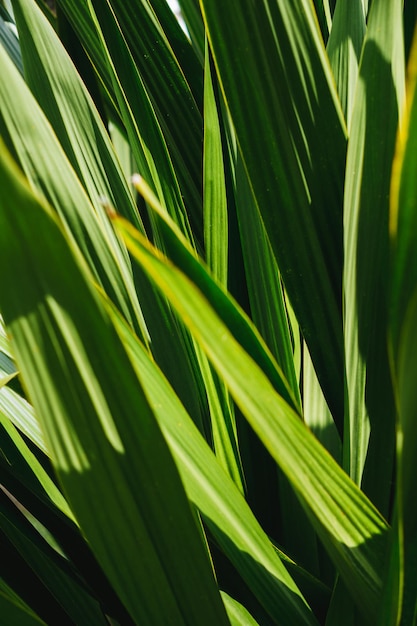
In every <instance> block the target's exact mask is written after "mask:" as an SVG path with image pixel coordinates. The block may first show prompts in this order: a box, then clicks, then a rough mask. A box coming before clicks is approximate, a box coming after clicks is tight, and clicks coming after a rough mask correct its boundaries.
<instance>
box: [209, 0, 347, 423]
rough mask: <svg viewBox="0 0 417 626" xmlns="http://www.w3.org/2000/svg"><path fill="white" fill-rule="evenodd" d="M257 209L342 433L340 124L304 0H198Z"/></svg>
mask: <svg viewBox="0 0 417 626" xmlns="http://www.w3.org/2000/svg"><path fill="white" fill-rule="evenodd" d="M201 5H202V9H203V17H204V20H205V24H206V28H207V32H208V38H209V42H210V46H211V49H212V51H213V56H214V59H215V63H216V68H217V72H218V75H219V80H220V83H221V86H222V90H223V93H224V95H225V99H226V104H227V106H228V108H229V111H230V115H231V118H232V122H233V125H234V128H235V130H236V136H237V141H238V144H239V147H240V150H241V153H242V157H243V161H244V164H245V167H246V169H247V172H248V176H249V180H250V183H251V186H252V189H253V192H254V196H255V200H256V203H257V206H258V210H259V212H260V214H261V216H262V219H263V222H264V224H265V227H266V230H267V233H268V237H269V239H270V242H271V245H272V248H273V251H274V254H275V256H276V258H277V260H278V265H279V268H280V270H281V275H282V278H283V281H284V284H285V287H286V289H287V291H288V294H289V297H290V299H291V303H292V306H293V308H294V311H295V313H296V315H297V319H298V321H299V323H300V327H301V329H302V331H303V334H304V337H305V340H306V341H307V344H308V346H309V350H310V354H311V356H312V359H313V362H314V366H315V368H316V371H317V375H318V377H319V380H320V384H321V385H322V388H323V391H324V394H325V396H326V398H327V401H328V404H329V407H330V408H331V411H332V414H333V417H334V419H335V421H336V423H337V426H338V429H339V432H341V433H342V432H343V336H342V316H341V312H342V298H341V284H342V282H341V281H342V245H341V243H342V197H343V174H344V166H345V149H346V139H345V132H346V129H345V125H344V121H343V114H342V112H341V109H340V104H339V101H338V97H337V94H336V92H335V88H334V79H333V76H332V74H331V70H330V66H329V63H328V59H327V56H326V53H325V50H324V46H323V41H322V39H321V36H320V33H319V32H318V24H317V20H316V15H315V14H314V9H313V7H312V3H311V2H310V1H309V0H300V1H299V2H296V3H294V2H287V0H278V1H276V0H262V1H261V2H257V3H253V2H252V0H243V1H240V2H228V3H227V4H225V3H224V2H220V1H219V0H202V2H201Z"/></svg>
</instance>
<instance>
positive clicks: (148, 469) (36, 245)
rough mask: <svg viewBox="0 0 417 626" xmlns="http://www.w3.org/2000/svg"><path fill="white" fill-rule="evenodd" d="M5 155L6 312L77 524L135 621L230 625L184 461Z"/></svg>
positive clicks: (78, 270)
mask: <svg viewBox="0 0 417 626" xmlns="http://www.w3.org/2000/svg"><path fill="white" fill-rule="evenodd" d="M0 154H1V168H0V183H1V186H2V189H3V190H5V192H6V193H5V194H4V196H2V198H1V204H0V207H1V209H0V224H1V228H0V233H1V235H0V236H1V242H0V249H1V263H2V264H7V265H12V266H14V267H15V269H16V271H15V272H14V273H13V276H12V275H11V274H3V275H2V279H1V294H2V299H1V309H2V312H3V316H4V319H5V321H6V325H7V327H8V329H9V330H10V332H11V334H12V337H13V346H14V351H15V353H16V360H17V363H18V364H19V367H20V370H21V372H22V377H23V380H24V381H25V386H26V388H27V391H28V394H29V396H30V398H31V399H32V401H33V404H34V407H35V409H36V411H37V414H38V415H39V418H40V420H41V422H42V426H43V429H44V430H45V433H46V436H47V440H48V447H50V449H51V451H52V453H53V459H54V464H55V467H56V471H57V473H58V476H59V480H60V482H61V483H62V485H63V490H64V493H65V494H66V496H67V499H68V502H69V504H70V506H71V508H72V510H73V511H74V514H75V516H76V518H77V521H78V523H79V524H80V528H81V530H82V532H83V534H84V535H85V537H86V539H87V541H88V542H89V544H90V546H91V548H92V550H93V551H94V553H95V555H96V557H97V559H98V561H99V562H100V564H101V566H102V567H103V570H104V571H105V573H106V575H107V576H108V578H109V580H110V582H111V584H112V585H113V586H114V589H115V590H116V592H117V594H118V595H119V597H120V598H121V600H122V602H123V603H124V604H125V606H126V608H127V609H128V611H129V613H130V614H131V616H132V618H133V619H134V620H136V621H137V622H139V623H143V622H145V623H149V624H153V623H155V624H159V623H163V622H168V621H174V622H175V623H178V624H181V623H190V624H195V623H199V624H213V623H216V624H227V618H226V614H225V610H224V607H223V605H222V602H221V599H220V596H219V592H218V590H217V588H216V584H215V581H214V578H213V573H212V571H211V566H210V562H209V559H208V556H207V553H206V548H205V546H204V543H203V538H202V536H201V531H200V530H199V528H198V526H197V524H196V519H195V516H194V515H193V513H192V511H191V509H190V507H189V505H188V503H187V499H186V496H185V493H184V489H183V486H182V484H181V481H180V478H179V475H178V472H177V470H176V467H175V464H174V462H173V460H172V457H171V455H170V453H169V450H168V448H167V445H166V443H165V440H164V438H163V436H162V434H161V432H160V429H159V427H158V425H157V422H156V421H155V418H154V415H153V413H152V411H151V409H150V407H149V404H148V401H147V400H146V397H145V395H144V392H143V390H142V388H141V386H140V384H139V382H138V379H137V376H136V374H135V372H134V370H133V368H132V365H131V363H130V360H129V357H128V355H127V354H126V351H125V348H124V347H123V345H122V343H121V342H120V339H119V337H118V335H117V333H116V331H115V329H114V327H113V325H112V324H111V322H110V319H109V317H108V315H107V314H106V312H105V310H104V309H103V307H102V305H101V304H100V300H99V298H98V296H97V295H96V291H95V288H94V286H93V283H92V282H91V279H90V275H89V272H88V269H87V266H86V265H85V262H84V261H83V260H82V258H81V257H80V255H79V253H78V252H77V250H76V249H75V248H72V247H71V245H70V243H69V241H68V240H67V239H66V237H65V235H64V233H63V231H62V230H61V228H60V227H59V225H58V223H57V221H56V219H55V218H54V216H53V214H52V212H51V210H50V209H48V208H47V206H46V205H45V203H44V202H43V201H42V200H40V199H39V198H37V197H36V196H35V195H34V194H33V193H32V192H31V190H30V188H29V187H28V185H27V183H26V182H25V181H24V179H23V178H22V176H21V174H19V172H18V171H17V169H16V167H15V165H13V163H12V161H11V159H10V157H9V156H8V154H7V153H6V151H5V149H4V148H2V149H1V152H0ZM16 206H19V208H20V210H19V211H16V210H15V207H16ZM18 259H19V263H17V260H18ZM52 259H59V263H53V262H52ZM16 283H17V284H19V291H18V292H16V289H15V286H16ZM79 302H82V303H83V306H82V308H80V306H79ZM109 355H111V358H110V356H109ZM115 372H118V375H117V376H115ZM132 407H134V412H133V413H132ZM109 537H111V541H109Z"/></svg>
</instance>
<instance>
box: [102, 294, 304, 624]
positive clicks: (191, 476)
mask: <svg viewBox="0 0 417 626" xmlns="http://www.w3.org/2000/svg"><path fill="white" fill-rule="evenodd" d="M107 306H108V307H109V313H110V315H111V316H112V318H113V321H114V323H115V326H116V328H117V330H118V332H119V334H120V336H121V339H122V341H123V344H124V345H125V346H126V349H127V350H128V351H129V355H130V357H131V359H132V363H133V365H134V367H135V370H136V373H137V376H138V378H139V379H140V381H141V384H142V386H143V388H145V389H146V390H147V394H148V397H149V402H150V404H151V406H152V409H153V411H154V412H155V416H156V418H157V420H158V423H159V425H160V427H161V429H162V432H163V434H164V436H165V438H166V440H167V442H168V445H169V447H170V450H171V453H172V454H173V456H174V458H175V461H176V463H177V467H178V469H179V472H180V474H181V478H182V481H183V483H184V486H185V489H186V491H187V495H188V497H189V499H190V500H191V501H192V502H193V503H194V504H195V506H196V507H197V508H198V510H199V511H200V513H201V515H202V517H203V520H204V522H205V524H206V525H207V527H208V528H209V530H210V532H211V533H212V534H213V536H214V538H215V540H216V542H217V543H218V545H219V546H220V547H221V549H222V550H223V552H224V553H225V554H226V556H227V557H228V559H229V560H230V561H231V562H232V563H233V565H234V566H235V568H236V570H237V571H238V572H239V574H240V575H241V576H242V578H243V579H244V580H245V581H246V582H247V584H248V586H249V587H250V588H251V590H252V591H253V593H254V594H255V596H256V597H257V599H258V600H259V602H260V603H261V604H262V605H263V606H264V607H265V609H266V610H267V611H268V613H269V614H270V615H271V616H272V617H273V618H275V620H276V621H278V622H279V621H280V620H282V619H283V616H285V619H286V621H287V622H290V623H294V624H296V623H301V624H304V623H305V624H315V620H314V618H313V616H312V615H311V611H310V610H309V609H308V607H307V605H306V604H305V603H304V602H305V601H304V600H302V598H301V597H300V592H299V590H298V589H297V587H296V585H295V584H294V581H293V580H292V578H291V577H290V576H289V574H288V572H287V571H286V569H285V567H284V565H285V566H286V568H287V569H291V573H292V575H293V576H294V577H296V576H298V577H299V578H300V576H301V579H302V581H304V582H305V578H306V575H305V572H302V571H300V568H298V567H297V566H296V565H295V563H294V562H292V561H290V560H289V559H288V558H287V559H286V560H285V561H284V563H282V562H281V560H280V556H281V555H282V553H280V555H278V554H277V552H276V551H275V549H274V547H273V546H272V544H271V542H270V540H269V539H268V537H267V535H266V534H265V532H264V531H263V530H262V528H261V526H260V525H259V523H258V522H257V520H256V518H255V516H254V514H253V512H252V511H251V509H250V507H249V505H248V504H247V502H246V500H245V499H244V497H243V496H242V493H241V492H240V491H239V490H238V488H237V486H236V484H235V483H234V482H232V479H231V477H230V475H228V474H227V473H225V470H224V469H223V468H222V467H221V464H220V463H219V462H218V461H217V459H216V457H215V456H214V454H213V452H212V450H211V449H210V448H209V446H208V445H207V443H206V442H205V441H204V439H203V437H202V435H201V434H200V433H199V431H198V430H197V428H196V426H195V425H194V423H193V421H192V420H191V418H190V417H189V415H187V413H186V411H185V410H184V407H183V406H182V404H181V402H180V400H179V398H178V397H177V396H176V395H175V393H174V391H173V389H172V388H171V386H170V385H169V383H168V381H167V380H166V379H165V378H164V376H163V375H162V372H161V371H160V370H159V369H158V367H157V365H156V364H155V363H154V362H153V361H152V360H151V359H150V358H149V355H148V354H146V351H145V349H144V347H143V345H142V344H141V343H140V342H139V341H138V340H137V338H136V337H135V336H134V335H133V333H132V332H131V330H130V329H129V328H128V326H127V325H126V323H125V322H124V321H123V320H122V318H121V317H120V314H119V313H118V312H117V311H115V309H114V307H113V306H112V305H111V304H109V303H108V302H107ZM282 558H284V556H283V555H282ZM288 562H290V565H288ZM310 582H311V580H310Z"/></svg>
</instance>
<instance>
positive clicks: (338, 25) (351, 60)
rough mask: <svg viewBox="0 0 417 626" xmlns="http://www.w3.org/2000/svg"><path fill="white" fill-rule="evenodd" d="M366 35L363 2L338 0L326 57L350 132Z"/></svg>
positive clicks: (358, 0)
mask: <svg viewBox="0 0 417 626" xmlns="http://www.w3.org/2000/svg"><path fill="white" fill-rule="evenodd" d="M365 32H366V23H365V14H364V8H363V4H362V0H339V2H337V3H336V9H335V12H334V16H333V25H332V29H331V32H330V37H329V41H328V42H327V54H328V55H329V60H330V64H331V67H332V70H333V74H334V77H335V80H336V85H337V91H338V93H339V99H340V104H341V106H342V109H343V113H344V115H345V120H346V123H347V127H348V129H349V128H350V119H351V115H352V107H353V99H354V96H355V89H356V81H357V78H358V68H359V59H360V55H361V50H362V44H363V39H364V36H365Z"/></svg>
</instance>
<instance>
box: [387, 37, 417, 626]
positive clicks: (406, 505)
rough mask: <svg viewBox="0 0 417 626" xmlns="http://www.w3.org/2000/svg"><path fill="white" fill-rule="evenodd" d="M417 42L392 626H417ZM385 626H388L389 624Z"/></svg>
mask: <svg viewBox="0 0 417 626" xmlns="http://www.w3.org/2000/svg"><path fill="white" fill-rule="evenodd" d="M416 84H417V38H416V37H415V36H414V40H413V45H412V48H411V51H410V57H409V64H408V80H407V109H406V115H405V116H404V117H405V119H404V121H403V125H402V127H401V129H400V133H399V135H398V140H397V149H396V154H395V160H394V165H393V171H392V181H391V211H390V236H391V252H392V255H391V292H390V339H391V367H392V371H393V377H394V387H395V396H396V405H397V411H398V419H397V479H396V480H397V491H396V496H397V502H396V504H397V508H396V514H397V519H396V526H395V531H396V534H395V539H394V540H393V543H392V548H391V567H390V571H389V575H388V583H390V579H391V581H394V583H393V582H391V583H390V585H391V586H392V587H391V588H392V589H393V590H394V593H393V595H392V601H391V606H390V607H389V608H390V610H388V608H387V614H388V615H390V616H392V621H391V622H390V624H391V623H392V624H394V623H398V621H397V622H395V621H394V618H397V616H399V615H401V619H402V621H401V624H404V625H408V624H410V625H411V624H412V623H414V622H415V615H416V610H417V594H416V589H415V585H414V583H413V581H415V576H416V572H417V507H416V504H415V499H414V496H413V493H414V492H413V485H414V475H415V471H416V452H417V449H416V420H415V411H416V407H417V394H416V389H415V375H414V372H415V367H416V352H415V350H416V345H417V343H416V340H417V334H416V326H415V325H416V320H417V305H416V303H417V257H416V240H415V233H416V230H415V229H416V227H417V201H416V200H417V186H416V182H417V181H416V176H415V171H416V169H415V168H416V167H417V159H416V155H417V152H416V150H417V91H416ZM382 623H384V626H385V622H382Z"/></svg>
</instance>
